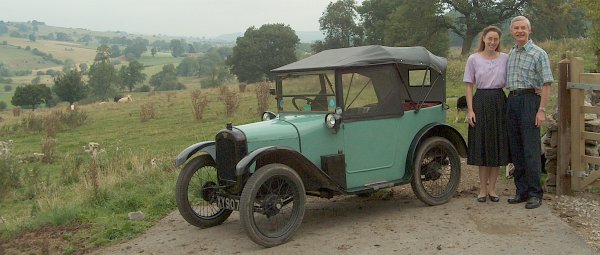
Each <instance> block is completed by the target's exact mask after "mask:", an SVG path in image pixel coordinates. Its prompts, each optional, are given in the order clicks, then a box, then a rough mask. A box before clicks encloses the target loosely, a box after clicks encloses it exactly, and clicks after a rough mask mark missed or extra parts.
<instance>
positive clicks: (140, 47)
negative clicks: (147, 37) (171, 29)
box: [123, 42, 148, 61]
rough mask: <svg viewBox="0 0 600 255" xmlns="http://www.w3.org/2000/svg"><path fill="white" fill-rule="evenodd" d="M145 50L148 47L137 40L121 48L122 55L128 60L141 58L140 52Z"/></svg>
mask: <svg viewBox="0 0 600 255" xmlns="http://www.w3.org/2000/svg"><path fill="white" fill-rule="evenodd" d="M147 50H148V49H147V48H146V45H145V44H144V43H141V42H137V43H134V44H132V45H130V46H127V48H125V50H123V55H125V58H127V60H129V61H131V60H136V59H139V58H141V57H142V54H143V53H144V52H146V51H147Z"/></svg>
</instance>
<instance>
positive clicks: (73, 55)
mask: <svg viewBox="0 0 600 255" xmlns="http://www.w3.org/2000/svg"><path fill="white" fill-rule="evenodd" d="M0 41H7V42H8V44H10V45H14V46H21V47H22V48H23V49H25V47H27V46H29V47H31V49H34V48H37V49H38V50H40V51H42V52H44V53H50V54H52V56H54V58H56V59H60V60H65V59H71V60H73V61H74V62H75V63H90V62H92V61H93V60H94V57H95V56H96V49H90V48H86V47H82V46H81V45H80V44H78V43H73V42H59V41H46V40H37V41H35V42H31V41H29V40H28V39H25V38H14V37H0ZM32 69H33V68H32Z"/></svg>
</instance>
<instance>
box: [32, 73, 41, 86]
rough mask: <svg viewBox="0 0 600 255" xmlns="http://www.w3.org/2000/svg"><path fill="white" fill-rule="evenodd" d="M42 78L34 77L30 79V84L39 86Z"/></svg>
mask: <svg viewBox="0 0 600 255" xmlns="http://www.w3.org/2000/svg"><path fill="white" fill-rule="evenodd" d="M41 79H42V78H41V77H40V76H39V75H36V76H35V78H33V79H31V84H34V85H37V84H40V80H41Z"/></svg>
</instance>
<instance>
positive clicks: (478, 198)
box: [477, 197, 487, 203]
mask: <svg viewBox="0 0 600 255" xmlns="http://www.w3.org/2000/svg"><path fill="white" fill-rule="evenodd" d="M486 198H487V197H477V202H480V203H484V202H485V200H486Z"/></svg>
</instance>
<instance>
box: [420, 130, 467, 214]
mask: <svg viewBox="0 0 600 255" xmlns="http://www.w3.org/2000/svg"><path fill="white" fill-rule="evenodd" d="M459 182H460V158H459V156H458V152H457V151H456V148H455V147H454V145H453V144H452V143H450V141H448V140H447V139H445V138H442V137H430V138H427V139H426V140H425V141H424V142H423V143H421V144H420V145H419V147H418V148H417V153H416V156H415V160H414V165H413V178H412V181H411V186H412V189H413V192H414V193H415V195H417V197H418V198H419V199H420V200H421V201H423V203H425V204H428V205H440V204H445V203H447V202H448V201H450V198H452V196H453V195H454V192H455V191H456V189H457V188H458V184H459Z"/></svg>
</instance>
